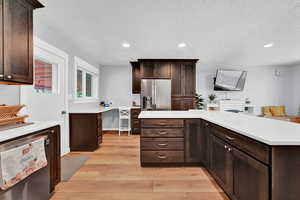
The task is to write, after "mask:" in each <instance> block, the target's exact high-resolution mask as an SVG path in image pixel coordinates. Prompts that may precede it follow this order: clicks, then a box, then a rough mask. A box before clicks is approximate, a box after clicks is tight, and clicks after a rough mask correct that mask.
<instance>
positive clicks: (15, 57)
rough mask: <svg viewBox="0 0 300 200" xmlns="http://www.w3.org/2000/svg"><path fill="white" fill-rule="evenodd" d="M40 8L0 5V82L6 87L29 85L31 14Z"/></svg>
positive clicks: (19, 2) (21, 2) (10, 0)
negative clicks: (10, 85)
mask: <svg viewBox="0 0 300 200" xmlns="http://www.w3.org/2000/svg"><path fill="white" fill-rule="evenodd" d="M42 7H43V5H42V4H41V3H39V2H38V1H36V0H2V1H1V8H0V10H1V17H0V22H1V31H0V33H1V39H0V44H1V48H0V54H1V55H2V56H0V57H1V59H0V63H1V67H0V81H1V82H2V83H7V84H13V83H15V84H32V83H33V17H32V16H33V10H34V9H36V8H42Z"/></svg>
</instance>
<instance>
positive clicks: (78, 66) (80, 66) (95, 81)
mask: <svg viewBox="0 0 300 200" xmlns="http://www.w3.org/2000/svg"><path fill="white" fill-rule="evenodd" d="M74 66H75V67H74V86H75V87H74V102H75V103H90V102H98V101H99V92H98V89H99V69H98V68H97V67H95V66H93V65H91V64H89V63H87V62H86V61H84V60H82V59H81V58H79V57H76V56H75V57H74ZM77 70H80V71H82V97H77V86H78V85H77ZM87 73H88V74H90V75H92V86H91V87H92V96H91V97H87V96H86V74H87Z"/></svg>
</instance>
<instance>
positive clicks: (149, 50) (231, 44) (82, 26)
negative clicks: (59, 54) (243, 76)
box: [36, 0, 300, 66]
mask: <svg viewBox="0 0 300 200" xmlns="http://www.w3.org/2000/svg"><path fill="white" fill-rule="evenodd" d="M41 2H43V3H44V4H45V5H46V8H44V9H40V10H37V13H36V19H37V23H46V24H47V25H48V26H49V27H50V28H52V29H53V30H55V31H57V32H58V33H59V34H60V35H62V36H63V37H64V38H68V39H69V40H70V41H69V42H72V43H74V44H75V45H76V46H78V47H79V48H82V49H83V50H84V51H85V52H87V53H88V54H89V55H90V56H91V57H92V58H94V59H95V60H96V61H97V62H98V63H99V64H103V65H127V64H128V61H129V60H134V59H136V58H199V59H200V63H201V64H203V65H208V66H212V65H213V66H221V65H226V66H229V65H235V66H257V65H273V64H280V65H284V64H290V63H297V62H299V61H300V58H299V55H300V0H41ZM124 41H126V42H129V43H130V44H131V48H129V49H125V48H123V47H122V46H121V43H122V42H124ZM180 42H185V43H187V47H186V48H183V49H179V48H178V47H177V44H178V43H180ZM271 42H273V43H274V47H273V48H263V45H265V44H267V43H271Z"/></svg>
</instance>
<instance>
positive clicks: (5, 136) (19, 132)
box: [0, 121, 61, 142]
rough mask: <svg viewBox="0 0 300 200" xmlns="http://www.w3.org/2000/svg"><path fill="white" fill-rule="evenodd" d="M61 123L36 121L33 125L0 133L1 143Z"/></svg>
mask: <svg viewBox="0 0 300 200" xmlns="http://www.w3.org/2000/svg"><path fill="white" fill-rule="evenodd" d="M60 124H61V122H59V121H44V122H42V121H36V122H33V124H30V125H26V126H22V127H19V128H12V129H8V130H3V131H0V142H4V141H7V140H10V139H14V138H17V137H20V136H24V135H28V134H30V133H34V132H37V131H41V130H44V129H47V128H51V127H54V126H57V125H60Z"/></svg>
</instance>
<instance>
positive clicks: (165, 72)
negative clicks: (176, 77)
mask: <svg viewBox="0 0 300 200" xmlns="http://www.w3.org/2000/svg"><path fill="white" fill-rule="evenodd" d="M154 78H158V79H169V78H171V65H170V63H165V62H156V63H155V67H154Z"/></svg>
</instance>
